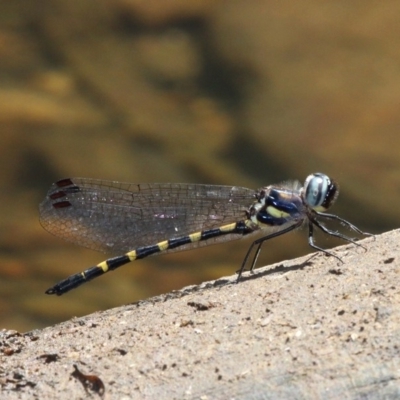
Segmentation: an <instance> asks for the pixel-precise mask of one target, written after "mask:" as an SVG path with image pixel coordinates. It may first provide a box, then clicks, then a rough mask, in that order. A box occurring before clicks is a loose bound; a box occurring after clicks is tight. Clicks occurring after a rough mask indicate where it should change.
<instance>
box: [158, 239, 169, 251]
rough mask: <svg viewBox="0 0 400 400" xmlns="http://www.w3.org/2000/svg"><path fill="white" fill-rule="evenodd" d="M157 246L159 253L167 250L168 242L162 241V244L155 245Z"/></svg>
mask: <svg viewBox="0 0 400 400" xmlns="http://www.w3.org/2000/svg"><path fill="white" fill-rule="evenodd" d="M157 246H158V248H159V249H160V251H164V250H167V249H168V247H169V244H168V240H164V241H163V242H159V243H157Z"/></svg>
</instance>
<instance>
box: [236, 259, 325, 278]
mask: <svg viewBox="0 0 400 400" xmlns="http://www.w3.org/2000/svg"><path fill="white" fill-rule="evenodd" d="M316 255H317V254H313V255H312V256H311V257H309V258H308V259H307V260H305V261H304V262H302V263H300V264H295V265H291V266H285V265H284V264H279V265H277V266H275V267H274V268H271V269H267V270H264V271H257V270H256V271H250V273H249V274H246V275H242V277H241V279H240V281H239V282H238V283H240V282H245V281H249V280H253V279H258V278H262V277H263V276H268V275H273V274H278V273H281V274H282V273H287V272H289V271H299V270H303V269H304V268H306V267H309V266H311V265H312V262H311V260H312V259H313V258H314V257H315V256H316Z"/></svg>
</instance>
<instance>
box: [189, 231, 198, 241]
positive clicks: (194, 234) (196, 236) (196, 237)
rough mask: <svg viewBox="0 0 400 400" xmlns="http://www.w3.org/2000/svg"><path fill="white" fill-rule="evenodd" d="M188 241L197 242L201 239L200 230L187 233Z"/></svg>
mask: <svg viewBox="0 0 400 400" xmlns="http://www.w3.org/2000/svg"><path fill="white" fill-rule="evenodd" d="M189 238H190V241H191V242H198V241H199V240H200V239H201V231H200V232H194V233H191V234H190V235H189Z"/></svg>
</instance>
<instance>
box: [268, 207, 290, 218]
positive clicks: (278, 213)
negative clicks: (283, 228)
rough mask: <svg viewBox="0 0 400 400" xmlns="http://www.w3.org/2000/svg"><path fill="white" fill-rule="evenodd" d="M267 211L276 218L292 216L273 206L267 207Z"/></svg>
mask: <svg viewBox="0 0 400 400" xmlns="http://www.w3.org/2000/svg"><path fill="white" fill-rule="evenodd" d="M267 213H268V214H269V215H271V217H274V218H287V217H289V216H290V214H288V213H286V212H284V211H281V210H278V209H277V208H275V207H273V206H268V207H267Z"/></svg>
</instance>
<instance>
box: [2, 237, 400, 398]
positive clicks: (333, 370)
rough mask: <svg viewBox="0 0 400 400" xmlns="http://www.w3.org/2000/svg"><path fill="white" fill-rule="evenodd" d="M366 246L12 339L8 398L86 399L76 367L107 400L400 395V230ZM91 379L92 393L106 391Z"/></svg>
mask: <svg viewBox="0 0 400 400" xmlns="http://www.w3.org/2000/svg"><path fill="white" fill-rule="evenodd" d="M361 243H362V244H363V246H365V247H366V248H367V251H365V250H363V249H361V248H357V247H355V246H353V245H346V246H341V247H339V248H337V249H335V251H336V252H337V254H338V255H339V256H340V257H342V259H343V261H344V262H345V263H344V264H338V262H337V260H335V259H333V258H332V257H326V256H324V255H321V254H318V255H316V256H315V257H313V258H311V259H310V256H306V257H302V258H299V259H296V260H291V261H285V262H282V263H279V264H275V265H272V266H269V267H266V268H262V269H257V270H256V273H255V274H254V275H249V274H245V276H244V279H243V281H242V282H241V283H240V284H235V279H236V277H235V276H231V277H227V278H223V279H219V280H217V281H214V282H207V283H204V284H202V285H200V286H192V287H188V288H185V289H182V290H181V291H177V292H173V293H169V294H166V295H163V296H158V297H155V298H152V299H149V300H146V301H142V302H139V303H136V304H131V305H127V306H123V307H119V308H115V309H112V310H108V311H105V312H99V313H95V314H92V315H89V316H86V317H83V318H79V319H74V320H71V321H67V322H65V323H62V324H60V325H56V326H53V327H49V328H46V329H43V330H40V331H33V332H29V333H27V334H18V333H16V332H11V331H3V332H2V333H1V334H0V339H1V342H0V343H1V348H2V353H3V356H2V365H1V370H0V382H1V388H2V389H1V397H2V398H4V399H5V398H10V399H13V398H33V397H36V398H42V399H43V398H58V399H76V398H84V397H86V395H87V394H86V393H85V389H84V385H83V384H82V382H80V381H79V380H78V379H77V378H75V377H72V376H71V374H72V372H73V371H74V367H73V365H76V366H77V367H78V369H79V370H80V371H81V372H82V373H83V374H90V375H95V376H97V377H98V378H100V379H101V381H102V382H103V384H104V387H105V395H104V396H105V398H118V399H121V398H126V399H128V398H129V399H173V398H177V399H186V398H187V399H228V398H235V399H268V398H271V399H272V398H291V399H302V398H307V399H309V398H316V399H317V398H324V399H330V398H332V399H333V398H335V399H336V398H396V397H400V358H399V352H400V252H399V246H400V231H393V232H388V233H385V234H383V235H380V236H377V237H376V240H374V239H373V238H368V239H366V240H364V241H362V242H361ZM70 295H73V293H71V294H70ZM49 301H51V299H49ZM65 301H68V295H67V296H65ZM75 376H76V374H75ZM81 381H83V383H86V384H87V386H88V387H87V388H86V390H87V391H88V392H89V393H91V392H93V391H92V389H91V388H90V387H89V386H90V383H92V384H93V385H95V383H96V382H97V383H98V382H99V381H97V380H96V378H95V377H92V378H90V377H89V378H81ZM100 389H101V388H100ZM100 391H101V390H100Z"/></svg>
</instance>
